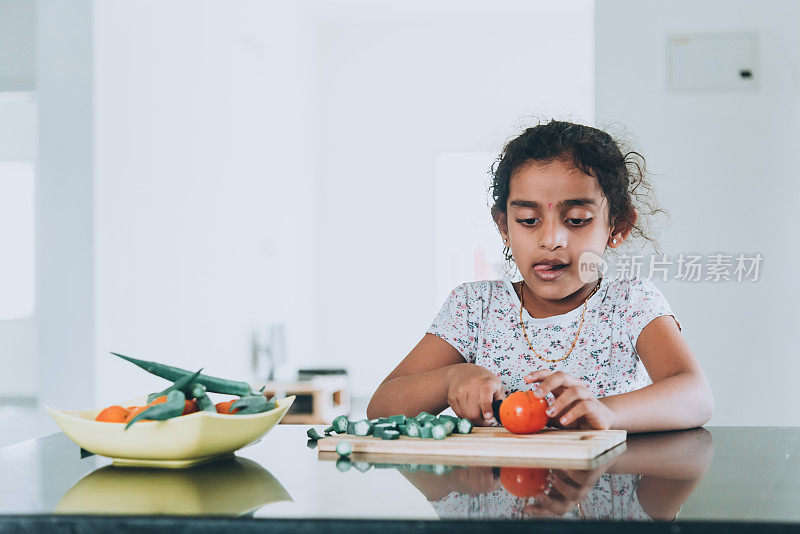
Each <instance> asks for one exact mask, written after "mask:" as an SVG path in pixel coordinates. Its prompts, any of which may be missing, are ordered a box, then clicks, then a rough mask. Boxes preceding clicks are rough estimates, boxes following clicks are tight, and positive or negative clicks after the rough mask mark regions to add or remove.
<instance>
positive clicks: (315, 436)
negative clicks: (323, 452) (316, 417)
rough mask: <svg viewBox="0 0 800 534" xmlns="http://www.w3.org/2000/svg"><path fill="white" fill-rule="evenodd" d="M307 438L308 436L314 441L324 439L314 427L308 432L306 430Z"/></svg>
mask: <svg viewBox="0 0 800 534" xmlns="http://www.w3.org/2000/svg"><path fill="white" fill-rule="evenodd" d="M306 436H308V438H309V439H313V440H318V439H322V436H320V435H319V433H318V432H317V429H316V428H314V427H311V428H309V429H308V430H306Z"/></svg>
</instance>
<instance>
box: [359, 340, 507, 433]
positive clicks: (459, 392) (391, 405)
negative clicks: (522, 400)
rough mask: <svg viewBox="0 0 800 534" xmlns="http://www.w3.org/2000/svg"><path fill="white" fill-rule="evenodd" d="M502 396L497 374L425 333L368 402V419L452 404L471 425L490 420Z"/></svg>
mask: <svg viewBox="0 0 800 534" xmlns="http://www.w3.org/2000/svg"><path fill="white" fill-rule="evenodd" d="M502 396H503V392H502V383H501V382H500V379H499V378H497V377H496V376H495V375H494V374H492V373H490V372H489V371H487V370H486V369H484V368H483V367H480V366H478V365H474V364H471V363H467V362H466V360H464V357H463V356H462V355H461V353H460V352H458V350H456V349H455V348H454V347H453V346H452V345H450V344H449V343H448V342H447V341H444V340H443V339H441V338H439V337H438V336H435V335H433V334H425V337H423V338H422V340H421V341H420V342H419V343H418V344H417V346H416V347H414V349H413V350H412V351H411V352H410V353H409V355H408V356H406V357H405V359H403V361H402V362H400V365H398V366H397V367H396V368H395V370H394V371H392V372H391V373H390V374H389V376H387V377H386V379H385V380H384V381H383V382H381V385H380V386H378V389H377V390H376V391H375V393H374V394H373V395H372V399H371V400H370V401H369V406H367V417H369V418H370V419H372V418H375V417H385V416H389V415H397V414H406V415H417V414H418V413H420V412H430V413H434V414H438V413H439V412H441V411H442V410H444V409H445V408H447V407H448V406H451V407H452V408H453V411H454V412H455V413H456V415H457V416H459V417H466V418H468V419H469V420H471V421H472V424H474V425H486V424H489V422H490V420H491V419H492V401H493V400H494V399H495V398H500V397H502Z"/></svg>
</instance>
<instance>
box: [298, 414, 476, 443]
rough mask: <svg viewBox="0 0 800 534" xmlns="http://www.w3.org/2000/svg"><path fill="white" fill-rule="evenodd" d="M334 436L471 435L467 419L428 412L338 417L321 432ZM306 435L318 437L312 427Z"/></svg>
mask: <svg viewBox="0 0 800 534" xmlns="http://www.w3.org/2000/svg"><path fill="white" fill-rule="evenodd" d="M334 432H336V433H337V434H352V435H355V436H373V437H375V438H379V439H386V440H390V439H399V438H400V436H408V437H411V438H422V439H444V438H446V437H447V436H449V435H450V434H453V433H456V434H469V433H470V432H472V423H471V422H470V420H469V419H464V418H461V419H459V418H458V417H454V416H452V415H440V416H439V417H436V416H435V415H433V414H430V413H428V412H422V413H420V414H419V415H417V416H416V417H406V416H405V415H392V416H390V417H379V418H378V419H372V420H370V419H361V420H359V421H350V420H349V419H347V416H345V415H340V416H339V417H337V418H335V419H334V420H333V422H332V423H331V426H329V427H328V428H326V429H325V435H326V436H328V435H330V434H332V433H334ZM306 435H307V436H308V437H309V439H312V440H318V439H322V438H323V437H324V436H320V435H319V433H318V432H317V431H316V429H314V428H310V429H308V432H306Z"/></svg>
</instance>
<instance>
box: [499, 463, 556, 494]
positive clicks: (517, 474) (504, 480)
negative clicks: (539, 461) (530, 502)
mask: <svg viewBox="0 0 800 534" xmlns="http://www.w3.org/2000/svg"><path fill="white" fill-rule="evenodd" d="M547 471H548V470H547V469H542V468H536V467H501V468H500V483H501V484H502V485H503V487H504V488H505V489H506V491H508V492H509V493H510V494H511V495H514V496H516V497H519V498H520V499H527V498H529V497H535V496H536V495H538V494H539V493H541V492H543V491H544V490H546V489H547Z"/></svg>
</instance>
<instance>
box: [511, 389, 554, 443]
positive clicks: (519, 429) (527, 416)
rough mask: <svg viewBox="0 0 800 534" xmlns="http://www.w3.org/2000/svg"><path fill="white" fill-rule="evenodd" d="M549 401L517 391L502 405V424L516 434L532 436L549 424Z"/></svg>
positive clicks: (529, 393) (530, 392)
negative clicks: (547, 411)
mask: <svg viewBox="0 0 800 534" xmlns="http://www.w3.org/2000/svg"><path fill="white" fill-rule="evenodd" d="M545 410H547V401H545V400H544V399H540V398H538V397H537V396H536V395H534V394H533V392H532V391H515V392H514V393H512V394H511V395H509V396H508V397H506V399H505V400H504V401H503V402H502V404H500V424H502V425H503V426H504V427H505V428H506V429H507V430H508V431H509V432H513V433H514V434H532V433H534V432H538V431H540V430H541V429H543V428H544V427H545V425H546V424H547V419H548V417H547V414H546V413H545Z"/></svg>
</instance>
